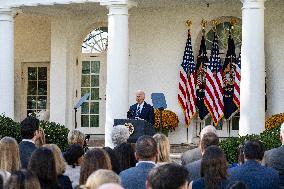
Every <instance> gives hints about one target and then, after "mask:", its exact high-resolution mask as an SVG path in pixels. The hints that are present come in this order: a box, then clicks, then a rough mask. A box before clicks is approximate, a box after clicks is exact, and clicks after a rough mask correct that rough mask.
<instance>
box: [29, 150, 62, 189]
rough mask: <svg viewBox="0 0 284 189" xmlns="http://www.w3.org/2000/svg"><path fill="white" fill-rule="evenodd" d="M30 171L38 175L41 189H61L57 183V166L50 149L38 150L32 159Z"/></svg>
mask: <svg viewBox="0 0 284 189" xmlns="http://www.w3.org/2000/svg"><path fill="white" fill-rule="evenodd" d="M28 169H29V170H30V171H32V172H33V173H34V174H36V175H37V177H38V179H39V183H40V187H41V189H59V188H60V189H61V188H62V187H60V186H59V184H58V182H57V175H56V165H55V160H54V156H53V153H52V151H51V150H50V149H48V148H45V147H41V148H38V149H36V150H35V151H34V152H33V154H32V156H31V159H30V162H29V165H28Z"/></svg>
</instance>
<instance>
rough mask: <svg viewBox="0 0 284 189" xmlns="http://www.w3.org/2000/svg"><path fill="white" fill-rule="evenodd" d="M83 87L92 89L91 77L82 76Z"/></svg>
mask: <svg viewBox="0 0 284 189" xmlns="http://www.w3.org/2000/svg"><path fill="white" fill-rule="evenodd" d="M81 86H82V87H90V75H82V84H81Z"/></svg>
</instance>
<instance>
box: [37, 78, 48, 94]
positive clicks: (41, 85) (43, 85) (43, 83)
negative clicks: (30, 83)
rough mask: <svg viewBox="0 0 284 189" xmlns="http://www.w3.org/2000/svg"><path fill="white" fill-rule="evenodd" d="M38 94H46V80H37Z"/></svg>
mask: <svg viewBox="0 0 284 189" xmlns="http://www.w3.org/2000/svg"><path fill="white" fill-rule="evenodd" d="M38 95H47V81H39V82H38Z"/></svg>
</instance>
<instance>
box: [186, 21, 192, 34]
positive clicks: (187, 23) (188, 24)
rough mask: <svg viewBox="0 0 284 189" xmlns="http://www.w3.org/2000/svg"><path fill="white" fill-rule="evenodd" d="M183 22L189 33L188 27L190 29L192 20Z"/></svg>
mask: <svg viewBox="0 0 284 189" xmlns="http://www.w3.org/2000/svg"><path fill="white" fill-rule="evenodd" d="M185 24H186V26H187V27H188V34H189V35H190V29H191V26H192V21H191V20H187V21H186V22H185Z"/></svg>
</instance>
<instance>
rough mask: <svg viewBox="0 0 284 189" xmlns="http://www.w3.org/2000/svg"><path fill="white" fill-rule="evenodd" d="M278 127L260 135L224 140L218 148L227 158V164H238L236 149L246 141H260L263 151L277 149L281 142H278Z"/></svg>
mask: <svg viewBox="0 0 284 189" xmlns="http://www.w3.org/2000/svg"><path fill="white" fill-rule="evenodd" d="M279 130H280V125H278V126H276V127H274V128H273V129H271V130H265V131H264V132H262V133H261V134H260V135H246V136H242V137H230V138H228V139H226V140H223V141H221V143H220V147H221V148H222V149H223V151H224V153H225V154H226V156H227V159H228V162H229V163H230V164H231V163H236V162H238V147H239V145H240V144H243V143H244V142H245V141H247V140H260V141H261V142H262V143H263V145H264V147H265V150H270V149H272V148H276V147H279V146H280V145H281V142H280V140H279Z"/></svg>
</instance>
